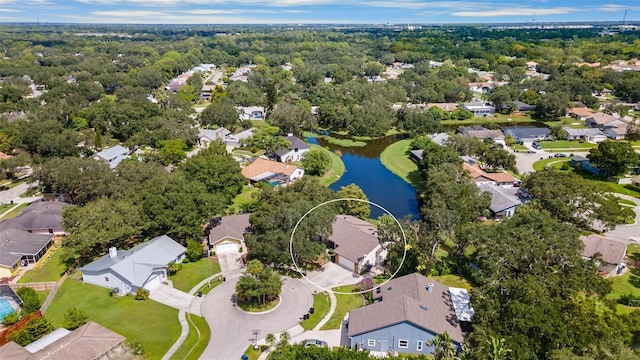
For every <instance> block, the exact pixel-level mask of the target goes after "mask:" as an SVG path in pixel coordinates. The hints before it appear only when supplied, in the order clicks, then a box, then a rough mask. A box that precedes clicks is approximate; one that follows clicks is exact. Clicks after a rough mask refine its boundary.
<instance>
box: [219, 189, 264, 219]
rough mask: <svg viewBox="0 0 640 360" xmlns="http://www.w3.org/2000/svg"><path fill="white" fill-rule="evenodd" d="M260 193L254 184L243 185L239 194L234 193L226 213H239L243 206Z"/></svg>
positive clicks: (252, 200)
mask: <svg viewBox="0 0 640 360" xmlns="http://www.w3.org/2000/svg"><path fill="white" fill-rule="evenodd" d="M259 194H260V188H258V187H255V186H249V185H244V186H243V187H242V191H241V192H240V194H238V195H236V197H235V198H234V199H233V203H231V205H229V207H228V208H227V210H226V212H227V213H228V214H241V213H242V212H243V210H244V207H245V206H247V205H249V204H251V203H252V202H254V201H255V200H256V198H257V197H258V195H259Z"/></svg>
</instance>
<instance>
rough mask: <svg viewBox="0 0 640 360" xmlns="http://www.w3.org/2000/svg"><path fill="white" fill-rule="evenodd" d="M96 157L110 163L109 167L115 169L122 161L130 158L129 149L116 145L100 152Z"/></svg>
mask: <svg viewBox="0 0 640 360" xmlns="http://www.w3.org/2000/svg"><path fill="white" fill-rule="evenodd" d="M94 157H96V158H98V159H101V160H104V161H106V162H108V163H109V167H110V168H112V169H115V167H116V166H118V164H119V163H120V162H121V161H122V160H124V159H126V158H128V157H129V149H127V148H125V147H123V146H120V145H116V146H112V147H110V148H106V149H104V150H102V151H100V152H99V153H97V154H95V155H94Z"/></svg>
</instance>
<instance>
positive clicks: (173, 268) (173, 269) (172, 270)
mask: <svg viewBox="0 0 640 360" xmlns="http://www.w3.org/2000/svg"><path fill="white" fill-rule="evenodd" d="M180 270H182V264H181V263H176V262H175V261H172V262H170V263H169V264H168V265H167V272H168V273H169V275H175V274H176V273H177V272H178V271H180Z"/></svg>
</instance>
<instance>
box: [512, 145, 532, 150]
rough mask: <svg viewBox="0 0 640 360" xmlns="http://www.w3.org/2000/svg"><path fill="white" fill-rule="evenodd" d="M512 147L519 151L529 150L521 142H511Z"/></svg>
mask: <svg viewBox="0 0 640 360" xmlns="http://www.w3.org/2000/svg"><path fill="white" fill-rule="evenodd" d="M509 147H510V148H511V149H513V150H518V151H529V148H528V147H526V146H524V145H521V144H511V146H509Z"/></svg>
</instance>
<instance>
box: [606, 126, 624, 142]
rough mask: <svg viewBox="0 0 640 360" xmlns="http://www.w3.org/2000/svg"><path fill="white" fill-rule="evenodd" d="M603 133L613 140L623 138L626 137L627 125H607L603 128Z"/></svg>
mask: <svg viewBox="0 0 640 360" xmlns="http://www.w3.org/2000/svg"><path fill="white" fill-rule="evenodd" d="M604 133H605V135H607V137H608V138H610V139H613V140H624V138H626V137H627V126H626V125H624V126H618V127H607V128H605V129H604Z"/></svg>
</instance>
